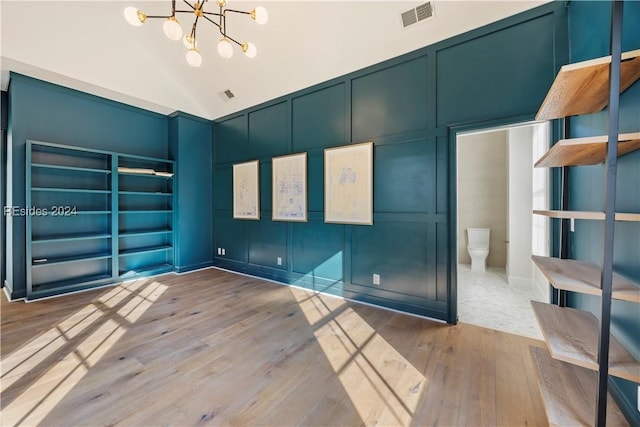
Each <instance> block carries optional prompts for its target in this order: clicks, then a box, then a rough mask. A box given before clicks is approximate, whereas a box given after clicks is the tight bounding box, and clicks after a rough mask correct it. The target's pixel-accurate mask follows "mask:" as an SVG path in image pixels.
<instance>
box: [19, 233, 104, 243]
mask: <svg viewBox="0 0 640 427" xmlns="http://www.w3.org/2000/svg"><path fill="white" fill-rule="evenodd" d="M110 238H111V234H104V233H103V234H95V233H94V234H92V233H85V234H58V235H49V236H33V237H32V239H31V242H32V243H34V244H36V243H57V242H73V241H75V240H99V239H110Z"/></svg>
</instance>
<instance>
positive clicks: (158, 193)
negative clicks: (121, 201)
mask: <svg viewBox="0 0 640 427" xmlns="http://www.w3.org/2000/svg"><path fill="white" fill-rule="evenodd" d="M118 194H126V195H130V196H173V193H163V192H161V191H119V192H118Z"/></svg>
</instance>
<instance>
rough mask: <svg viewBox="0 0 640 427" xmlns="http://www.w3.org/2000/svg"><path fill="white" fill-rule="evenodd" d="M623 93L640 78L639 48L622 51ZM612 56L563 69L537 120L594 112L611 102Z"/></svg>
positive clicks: (621, 73) (621, 86) (621, 87)
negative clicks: (610, 74) (610, 65)
mask: <svg viewBox="0 0 640 427" xmlns="http://www.w3.org/2000/svg"><path fill="white" fill-rule="evenodd" d="M621 59H622V63H621V64H620V93H622V92H624V91H625V90H626V89H627V88H629V87H630V86H631V85H632V84H633V83H634V82H635V81H636V80H638V79H639V78H640V49H639V50H634V51H630V52H624V53H623V54H622V57H621ZM610 63H611V56H606V57H603V58H596V59H592V60H589V61H583V62H578V63H575V64H568V65H565V66H563V67H562V68H561V69H560V72H559V73H558V75H557V76H556V78H555V80H554V81H553V84H552V86H551V89H549V92H548V93H547V96H546V97H545V99H544V101H543V102H542V105H541V106H540V109H539V110H538V113H537V114H536V120H553V119H559V118H561V117H568V116H576V115H580V114H588V113H595V112H596V111H600V110H602V109H603V108H604V107H606V106H607V103H608V102H609V64H610Z"/></svg>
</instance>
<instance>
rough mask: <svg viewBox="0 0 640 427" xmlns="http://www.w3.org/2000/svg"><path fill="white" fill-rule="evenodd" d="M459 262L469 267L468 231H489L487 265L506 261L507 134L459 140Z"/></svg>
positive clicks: (500, 263) (494, 133) (460, 137)
mask: <svg viewBox="0 0 640 427" xmlns="http://www.w3.org/2000/svg"><path fill="white" fill-rule="evenodd" d="M457 151H458V160H457V161H458V168H457V171H458V262H460V263H463V264H470V263H471V259H470V258H469V254H468V252H467V241H468V240H467V237H468V236H467V231H466V230H467V228H490V229H491V240H490V242H489V256H488V257H487V265H490V266H493V267H504V266H505V264H506V260H507V253H506V244H505V240H506V238H507V131H494V132H486V133H479V134H472V135H461V136H459V137H458V146H457Z"/></svg>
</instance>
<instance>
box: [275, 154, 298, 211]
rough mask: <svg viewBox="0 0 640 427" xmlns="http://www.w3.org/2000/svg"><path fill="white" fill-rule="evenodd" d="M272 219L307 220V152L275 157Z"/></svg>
mask: <svg viewBox="0 0 640 427" xmlns="http://www.w3.org/2000/svg"><path fill="white" fill-rule="evenodd" d="M271 166H272V168H271V169H272V185H273V187H272V194H273V200H272V212H273V216H272V219H273V220H274V221H301V222H304V221H307V153H300V154H291V155H288V156H280V157H274V158H273V159H272V160H271Z"/></svg>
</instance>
